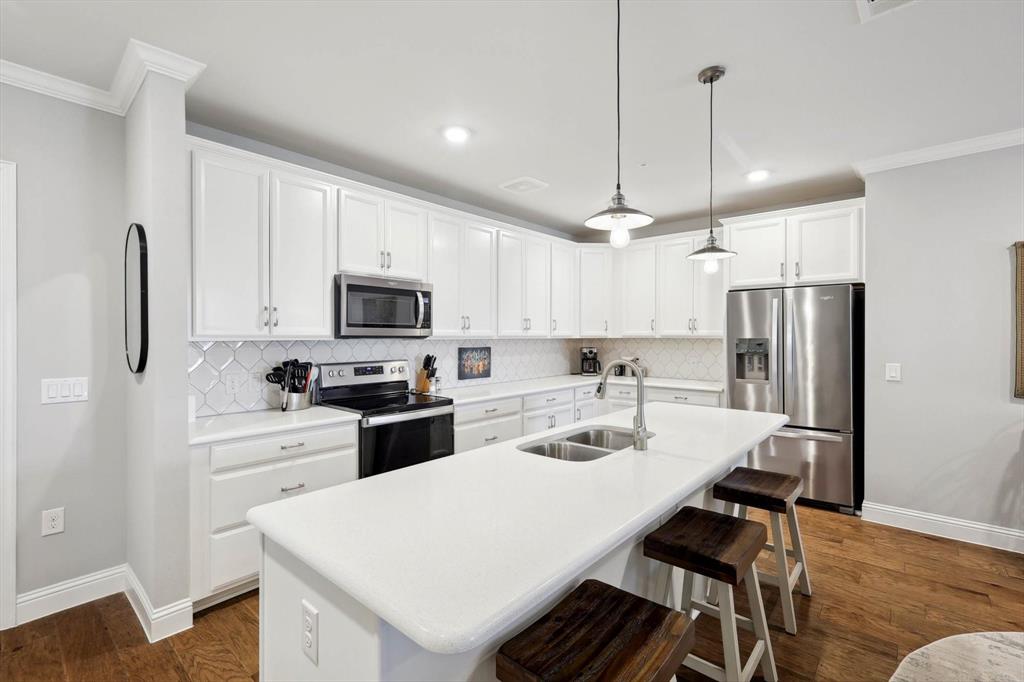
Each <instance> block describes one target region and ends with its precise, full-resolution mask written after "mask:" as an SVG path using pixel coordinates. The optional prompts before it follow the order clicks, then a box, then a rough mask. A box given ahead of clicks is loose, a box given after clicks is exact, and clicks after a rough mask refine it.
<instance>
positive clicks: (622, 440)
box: [519, 426, 654, 462]
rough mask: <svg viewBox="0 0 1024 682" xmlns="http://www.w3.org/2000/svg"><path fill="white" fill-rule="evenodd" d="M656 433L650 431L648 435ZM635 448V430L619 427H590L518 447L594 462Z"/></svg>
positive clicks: (559, 457) (554, 457)
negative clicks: (620, 451)
mask: <svg viewBox="0 0 1024 682" xmlns="http://www.w3.org/2000/svg"><path fill="white" fill-rule="evenodd" d="M653 436H654V434H653V433H651V432H650V431H648V432H647V437H648V438H652V437H653ZM631 447H633V431H632V430H631V429H622V428H619V427H616V426H587V427H584V428H582V429H576V430H575V431H569V432H567V433H559V434H556V435H554V436H550V437H548V438H546V439H542V440H535V441H532V442H530V443H523V444H522V445H520V446H519V449H520V450H522V451H523V452H529V453H530V454H533V455H540V456H542V457H550V458H552V459H562V460H565V461H567V462H591V461H593V460H595V459H600V458H602V457H605V456H607V455H610V454H612V453H613V452H618V451H619V450H626V449H627V448H631Z"/></svg>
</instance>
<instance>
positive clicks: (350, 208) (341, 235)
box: [338, 189, 386, 275]
mask: <svg viewBox="0 0 1024 682" xmlns="http://www.w3.org/2000/svg"><path fill="white" fill-rule="evenodd" d="M338 206H339V209H338V269H339V270H344V271H346V272H358V273H362V274H365V275H380V274H381V273H383V271H384V266H385V265H386V263H385V260H384V252H385V251H386V249H385V246H384V241H385V237H384V197H383V196H378V195H375V194H370V193H367V192H362V191H359V190H352V189H342V190H339V192H338Z"/></svg>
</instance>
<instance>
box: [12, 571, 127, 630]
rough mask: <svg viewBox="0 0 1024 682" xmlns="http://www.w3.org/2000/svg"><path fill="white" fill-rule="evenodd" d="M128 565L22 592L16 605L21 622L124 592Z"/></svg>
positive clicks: (18, 619)
mask: <svg viewBox="0 0 1024 682" xmlns="http://www.w3.org/2000/svg"><path fill="white" fill-rule="evenodd" d="M126 568H127V566H126V565H125V564H121V565H120V566H111V567H110V568H105V569H103V570H101V571H96V572H95V573H89V574H88V575H83V576H79V577H77V578H71V579H70V580H63V581H61V582H59V583H54V584H53V585H47V586H46V587H41V588H39V589H38V590H32V591H31V592H25V593H24V594H19V595H18V599H17V606H16V613H17V622H18V624H19V625H21V624H22V623H28V622H29V621H33V620H36V619H37V618H42V617H43V616H49V615H50V614H52V613H57V612H58V611H63V610H64V609H70V608H71V607H73V606H78V605H80V604H85V603H86V602H90V601H93V600H96V599H101V598H103V597H107V596H110V595H112V594H117V593H118V592H121V591H123V590H124V575H125V569H126Z"/></svg>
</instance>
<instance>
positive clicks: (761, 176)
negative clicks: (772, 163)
mask: <svg viewBox="0 0 1024 682" xmlns="http://www.w3.org/2000/svg"><path fill="white" fill-rule="evenodd" d="M771 174H772V172H771V171H766V170H752V171H750V172H749V173H747V180H750V181H751V182H762V181H763V180H767V179H768V177H769V176H770V175H771Z"/></svg>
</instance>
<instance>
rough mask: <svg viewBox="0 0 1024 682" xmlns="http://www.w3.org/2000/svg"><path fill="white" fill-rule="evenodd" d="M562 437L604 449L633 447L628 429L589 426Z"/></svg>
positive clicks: (572, 441)
mask: <svg viewBox="0 0 1024 682" xmlns="http://www.w3.org/2000/svg"><path fill="white" fill-rule="evenodd" d="M563 437H564V438H565V440H567V441H569V442H570V443H579V444H580V445H592V446H594V447H596V448H605V449H606V450H613V451H614V450H625V449H626V448H631V447H633V432H632V431H630V430H629V429H616V428H610V427H609V428H591V429H587V430H586V431H580V432H579V433H574V434H572V435H571V436H563Z"/></svg>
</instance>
